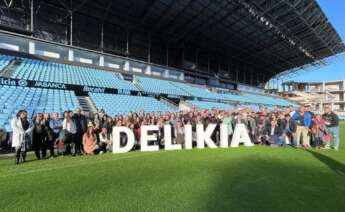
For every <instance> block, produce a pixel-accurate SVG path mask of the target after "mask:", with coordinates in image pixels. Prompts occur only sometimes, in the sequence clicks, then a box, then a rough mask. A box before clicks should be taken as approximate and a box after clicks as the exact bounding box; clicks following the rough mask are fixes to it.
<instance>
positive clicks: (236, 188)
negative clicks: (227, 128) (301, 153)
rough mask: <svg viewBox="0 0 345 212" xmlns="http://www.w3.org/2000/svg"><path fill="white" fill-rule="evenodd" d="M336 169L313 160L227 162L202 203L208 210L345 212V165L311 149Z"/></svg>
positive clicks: (316, 156)
mask: <svg viewBox="0 0 345 212" xmlns="http://www.w3.org/2000/svg"><path fill="white" fill-rule="evenodd" d="M308 152H309V153H310V154H312V155H313V156H314V157H315V158H316V159H317V160H319V161H321V162H322V163H324V164H325V165H327V167H329V168H331V169H332V170H334V172H325V171H324V170H323V169H324V168H323V167H319V166H314V165H311V164H313V163H314V164H315V162H316V161H315V160H314V159H308V158H306V160H301V161H300V162H299V161H297V162H296V161H295V162H291V161H289V158H286V161H285V159H284V160H274V159H273V160H270V159H264V160H262V159H250V160H242V161H239V163H238V164H237V165H236V166H235V167H230V166H227V165H224V169H223V171H222V174H221V176H219V177H220V179H219V181H218V183H217V184H216V185H215V187H214V190H211V192H210V193H208V194H207V195H206V196H208V199H207V200H206V199H203V200H202V201H200V202H207V203H206V204H207V207H205V208H207V209H206V210H205V211H209V212H215V211H265V212H266V211H280V212H282V211H287V212H290V211H304V212H306V211H313V212H315V211H322V212H323V211H332V212H336V211H339V212H343V211H345V210H344V209H345V202H344V201H343V198H344V196H345V186H344V179H345V178H344V174H345V166H344V164H342V163H340V162H338V161H335V160H334V159H332V158H330V157H327V156H325V155H322V154H320V153H317V152H313V151H308Z"/></svg>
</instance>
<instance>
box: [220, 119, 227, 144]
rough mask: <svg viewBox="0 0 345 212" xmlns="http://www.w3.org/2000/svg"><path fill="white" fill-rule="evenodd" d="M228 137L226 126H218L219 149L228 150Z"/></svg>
mask: <svg viewBox="0 0 345 212" xmlns="http://www.w3.org/2000/svg"><path fill="white" fill-rule="evenodd" d="M228 139H229V135H228V125H226V124H221V125H220V147H221V148H228V147H229V140H228Z"/></svg>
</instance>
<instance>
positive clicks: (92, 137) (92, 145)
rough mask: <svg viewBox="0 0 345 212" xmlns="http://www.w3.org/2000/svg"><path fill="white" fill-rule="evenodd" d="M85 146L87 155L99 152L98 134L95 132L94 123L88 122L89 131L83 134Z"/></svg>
mask: <svg viewBox="0 0 345 212" xmlns="http://www.w3.org/2000/svg"><path fill="white" fill-rule="evenodd" d="M83 148H84V153H85V154H86V155H91V154H92V153H94V154H98V152H99V146H98V145H97V136H96V134H95V133H94V129H93V125H92V123H89V124H88V127H87V131H86V133H84V135H83Z"/></svg>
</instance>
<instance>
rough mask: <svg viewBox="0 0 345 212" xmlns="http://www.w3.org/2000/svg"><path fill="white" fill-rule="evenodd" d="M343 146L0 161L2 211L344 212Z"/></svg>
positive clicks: (343, 132)
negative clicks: (24, 161) (310, 148)
mask: <svg viewBox="0 0 345 212" xmlns="http://www.w3.org/2000/svg"><path fill="white" fill-rule="evenodd" d="M341 145H342V146H341V150H340V151H338V152H336V151H334V150H310V151H306V150H303V149H294V148H290V147H288V148H270V147H253V148H245V147H240V148H237V149H204V150H198V149H193V150H181V151H160V152H152V153H147V152H138V151H136V152H130V153H126V154H116V155H113V154H104V155H98V156H82V157H76V158H71V157H59V158H56V159H51V160H44V161H31V162H28V163H26V164H22V165H18V166H15V165H14V159H13V158H11V159H1V160H0V211H2V212H4V211H35V212H37V211H212V212H213V211H279V212H280V211H293V212H295V211H303V212H305V211H313V212H315V211H327V212H328V211H329V212H337V211H339V212H344V211H345V124H343V125H342V127H341Z"/></svg>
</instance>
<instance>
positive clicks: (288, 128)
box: [278, 114, 296, 144]
mask: <svg viewBox="0 0 345 212" xmlns="http://www.w3.org/2000/svg"><path fill="white" fill-rule="evenodd" d="M278 125H279V127H280V129H281V131H282V132H283V137H284V139H285V137H287V138H288V139H289V141H290V144H293V143H294V136H295V133H296V122H295V121H294V120H293V119H292V118H291V116H290V114H286V115H285V117H284V119H279V122H278Z"/></svg>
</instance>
